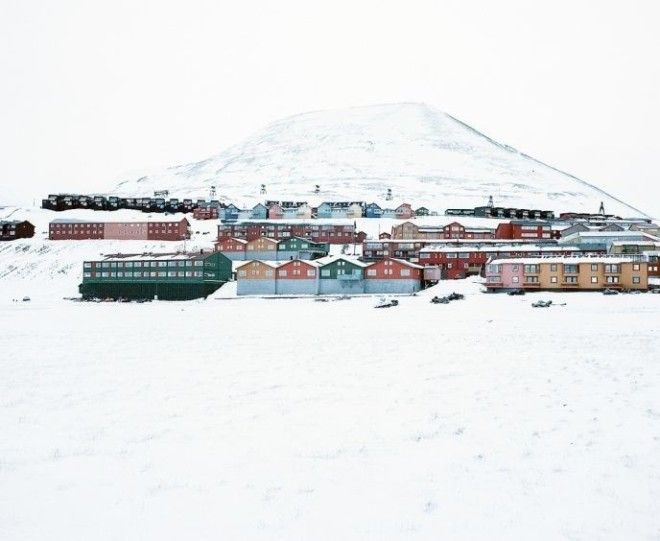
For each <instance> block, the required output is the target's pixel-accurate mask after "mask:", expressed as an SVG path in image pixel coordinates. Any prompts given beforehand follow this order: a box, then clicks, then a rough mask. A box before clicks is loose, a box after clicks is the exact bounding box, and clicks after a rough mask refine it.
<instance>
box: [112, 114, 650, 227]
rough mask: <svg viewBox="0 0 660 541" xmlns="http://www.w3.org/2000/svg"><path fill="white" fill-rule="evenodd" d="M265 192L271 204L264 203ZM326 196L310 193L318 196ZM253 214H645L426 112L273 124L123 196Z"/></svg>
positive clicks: (305, 117) (300, 118)
mask: <svg viewBox="0 0 660 541" xmlns="http://www.w3.org/2000/svg"><path fill="white" fill-rule="evenodd" d="M261 184H265V185H266V188H267V194H266V195H265V196H264V195H263V194H261V193H260V186H261ZM316 184H318V185H320V187H321V193H320V194H318V195H316V194H314V193H313V191H314V186H315V185H316ZM212 185H214V186H216V187H217V191H218V196H219V197H220V198H221V199H225V200H232V201H235V202H237V203H239V204H245V205H250V204H254V203H255V202H256V201H261V200H263V199H264V197H268V198H276V199H279V198H284V199H304V200H308V201H310V202H312V203H318V202H320V201H322V200H331V199H350V200H365V201H377V202H381V203H384V202H385V201H384V198H385V193H386V189H387V188H391V189H392V192H393V196H394V201H395V202H400V201H402V200H405V201H408V202H410V203H412V204H414V205H417V206H420V205H425V206H428V207H430V208H432V209H435V210H444V209H446V208H450V207H464V206H468V207H470V206H475V205H480V204H485V202H486V199H487V197H488V195H491V194H492V195H493V197H494V198H495V203H496V204H497V205H502V206H521V207H533V208H548V209H551V210H555V211H566V210H575V211H589V212H596V211H597V210H598V206H599V204H600V202H601V201H604V202H605V207H606V210H607V211H608V212H613V213H617V214H621V215H625V216H631V215H636V216H640V215H643V214H644V213H643V212H641V211H639V210H638V209H635V208H633V207H630V206H629V205H627V204H625V203H624V202H622V201H619V200H617V199H615V198H614V197H612V196H610V195H608V194H606V193H605V192H603V191H601V190H599V189H598V188H596V187H594V186H591V185H589V184H587V183H585V182H583V181H581V180H579V179H577V178H576V177H574V176H572V175H569V174H567V173H564V172H562V171H559V170H557V169H555V168H552V167H550V166H548V165H545V164H543V163H541V162H539V161H537V160H535V159H533V158H531V157H529V156H527V155H525V154H522V153H520V152H518V151H517V150H515V149H513V148H511V147H508V146H506V145H502V144H500V143H498V142H496V141H494V140H492V139H490V138H489V137H486V136H485V135H483V134H481V133H479V132H477V131H476V130H474V129H472V128H471V127H469V126H467V125H466V124H464V123H462V122H460V121H458V120H456V119H455V118H453V117H451V116H449V115H448V114H446V113H443V112H440V111H438V110H436V109H434V108H431V107H429V106H427V105H424V104H415V103H403V104H391V105H378V106H370V107H359V108H351V109H345V110H337V111H319V112H312V113H305V114H301V115H297V116H293V117H289V118H285V119H283V120H280V121H277V122H274V123H273V124H271V125H269V126H268V127H266V128H265V129H264V130H262V131H261V132H259V133H257V134H255V135H254V136H252V137H250V138H248V139H247V140H245V141H243V142H242V143H240V144H237V145H235V146H232V147H230V148H228V149H227V150H225V151H224V152H221V153H220V154H218V155H216V156H213V157H211V158H209V159H206V160H203V161H200V162H197V163H190V164H186V165H181V166H177V167H171V168H169V169H166V170H164V171H160V172H155V173H153V174H150V175H148V176H145V177H142V178H139V179H134V180H126V181H124V182H122V183H120V184H119V185H118V186H117V188H116V189H115V190H114V193H118V194H121V195H126V196H140V195H143V196H146V195H152V194H153V192H154V191H155V190H165V189H166V190H169V191H170V194H171V195H172V196H174V197H186V196H188V197H205V196H207V195H208V194H209V188H210V187H211V186H212Z"/></svg>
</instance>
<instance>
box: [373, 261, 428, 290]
mask: <svg viewBox="0 0 660 541" xmlns="http://www.w3.org/2000/svg"><path fill="white" fill-rule="evenodd" d="M423 269H424V268H423V267H422V266H421V265H416V264H415V263H410V262H409V261H405V260H403V259H393V258H388V259H382V260H380V261H377V262H375V263H372V264H371V265H369V266H368V267H367V268H366V272H365V280H364V286H365V293H415V292H416V291H419V290H420V289H422V280H423Z"/></svg>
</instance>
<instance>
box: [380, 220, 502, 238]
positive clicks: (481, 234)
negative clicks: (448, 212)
mask: <svg viewBox="0 0 660 541" xmlns="http://www.w3.org/2000/svg"><path fill="white" fill-rule="evenodd" d="M392 238H393V239H424V240H437V239H492V238H495V231H494V230H493V229H488V228H483V227H479V228H477V227H466V226H464V225H462V224H460V223H459V222H451V223H449V224H447V225H417V224H414V223H412V222H404V223H402V224H399V225H395V226H393V227H392Z"/></svg>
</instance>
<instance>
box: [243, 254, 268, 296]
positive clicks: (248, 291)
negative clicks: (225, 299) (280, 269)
mask: <svg viewBox="0 0 660 541" xmlns="http://www.w3.org/2000/svg"><path fill="white" fill-rule="evenodd" d="M275 269H277V263H275V262H272V261H248V262H247V263H244V264H243V265H240V266H239V267H237V268H236V294H237V295H275V294H276V293H277V288H276V283H275Z"/></svg>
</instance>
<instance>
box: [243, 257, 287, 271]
mask: <svg viewBox="0 0 660 541" xmlns="http://www.w3.org/2000/svg"><path fill="white" fill-rule="evenodd" d="M251 263H260V264H263V265H266V266H267V267H271V268H273V269H276V268H277V267H279V266H280V262H279V261H266V260H263V259H250V260H249V261H245V262H243V263H241V264H240V265H236V269H240V268H242V267H245V266H246V265H249V264H251Z"/></svg>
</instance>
